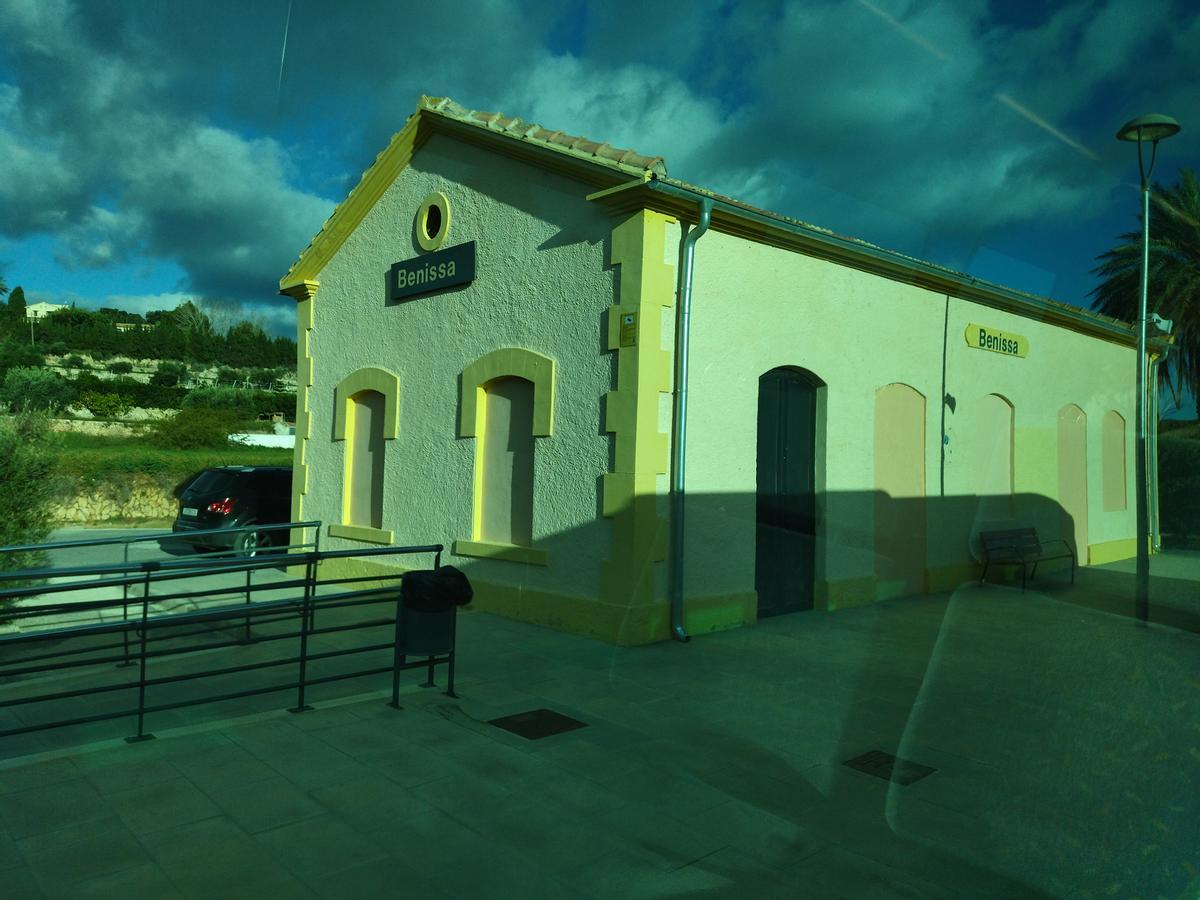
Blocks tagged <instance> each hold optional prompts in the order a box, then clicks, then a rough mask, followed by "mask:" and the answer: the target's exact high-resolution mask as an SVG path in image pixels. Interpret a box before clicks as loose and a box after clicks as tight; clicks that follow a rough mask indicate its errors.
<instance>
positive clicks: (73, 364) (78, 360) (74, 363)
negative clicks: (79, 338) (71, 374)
mask: <svg viewBox="0 0 1200 900" xmlns="http://www.w3.org/2000/svg"><path fill="white" fill-rule="evenodd" d="M59 365H61V366H62V367H63V368H65V369H84V368H87V364H86V363H85V362H84V361H83V357H82V356H80V355H79V354H77V353H72V354H71V355H70V356H66V357H63V359H62V360H61V362H60V363H59Z"/></svg>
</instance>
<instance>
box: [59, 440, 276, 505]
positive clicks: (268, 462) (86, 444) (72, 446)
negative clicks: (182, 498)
mask: <svg viewBox="0 0 1200 900" xmlns="http://www.w3.org/2000/svg"><path fill="white" fill-rule="evenodd" d="M56 443H57V444H58V446H59V448H60V454H59V470H60V472H61V474H62V475H63V479H64V482H65V484H66V488H67V490H69V491H71V492H80V491H83V490H87V489H88V488H89V487H90V486H91V485H94V484H97V483H100V482H106V481H119V480H121V479H126V478H129V477H131V476H133V475H139V474H141V475H148V476H150V477H152V478H154V480H155V481H157V482H159V483H160V484H162V485H164V486H168V485H170V486H174V485H176V484H178V483H179V482H180V481H182V480H183V479H184V478H186V477H187V476H189V475H192V474H194V473H195V472H198V471H200V470H201V469H206V468H209V467H210V466H222V465H238V466H290V465H291V464H292V451H291V450H277V449H273V448H269V447H244V446H237V445H233V444H231V445H230V446H229V447H228V448H227V449H226V448H222V449H219V450H168V449H164V448H161V447H155V446H154V445H152V444H150V443H149V442H148V441H146V440H145V439H144V438H139V437H115V438H114V437H105V436H100V435H91V434H73V433H65V434H61V435H59V436H58V438H57V441H56Z"/></svg>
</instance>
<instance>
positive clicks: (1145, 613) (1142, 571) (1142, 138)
mask: <svg viewBox="0 0 1200 900" xmlns="http://www.w3.org/2000/svg"><path fill="white" fill-rule="evenodd" d="M1178 131H1179V123H1178V122H1176V121H1175V120H1174V119H1172V118H1171V117H1170V116H1160V115H1154V114H1151V115H1148V116H1138V117H1137V118H1136V119H1131V120H1130V121H1128V122H1126V123H1125V124H1124V125H1122V126H1121V130H1120V131H1118V132H1117V140H1119V141H1133V142H1135V143H1136V144H1137V147H1138V173H1139V174H1140V175H1141V176H1142V296H1141V302H1140V305H1139V306H1138V321H1137V325H1138V343H1137V388H1136V390H1137V397H1136V403H1137V405H1136V407H1135V412H1134V416H1135V418H1136V419H1137V453H1136V455H1135V458H1134V472H1135V481H1136V489H1135V493H1136V503H1137V576H1136V579H1135V582H1134V599H1135V602H1136V606H1137V617H1138V620H1139V621H1142V622H1145V621H1146V620H1147V619H1148V618H1149V606H1150V604H1149V594H1150V546H1149V544H1150V535H1149V518H1148V516H1147V514H1146V294H1147V291H1148V284H1149V269H1150V175H1151V173H1153V171H1154V159H1155V157H1156V156H1157V155H1158V142H1159V141H1161V140H1162V139H1163V138H1169V137H1170V136H1171V135H1173V134H1176V133H1178ZM1147 141H1149V142H1150V166H1149V167H1148V168H1147V166H1146V164H1145V162H1144V160H1143V157H1142V144H1144V143H1145V142H1147Z"/></svg>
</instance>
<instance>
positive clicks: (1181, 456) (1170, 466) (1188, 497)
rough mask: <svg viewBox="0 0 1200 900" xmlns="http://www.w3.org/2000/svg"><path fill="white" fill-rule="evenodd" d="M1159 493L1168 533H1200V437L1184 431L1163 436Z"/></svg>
mask: <svg viewBox="0 0 1200 900" xmlns="http://www.w3.org/2000/svg"><path fill="white" fill-rule="evenodd" d="M1158 496H1159V522H1160V525H1161V528H1162V531H1163V533H1164V534H1168V535H1172V536H1174V537H1176V538H1184V539H1186V538H1188V537H1196V536H1200V440H1197V439H1196V438H1195V437H1189V436H1187V432H1186V431H1184V430H1179V431H1173V432H1170V433H1167V434H1160V435H1159V438H1158Z"/></svg>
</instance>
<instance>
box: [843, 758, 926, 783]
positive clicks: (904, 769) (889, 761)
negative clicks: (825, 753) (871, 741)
mask: <svg viewBox="0 0 1200 900" xmlns="http://www.w3.org/2000/svg"><path fill="white" fill-rule="evenodd" d="M843 765H847V766H849V767H850V768H852V769H857V770H858V771H860V772H866V773H867V774H868V775H874V776H875V777H876V778H882V779H883V780H884V781H894V782H896V784H899V785H906V784H912V783H913V782H914V781H920V780H921V779H922V778H924V777H925V776H926V775H932V774H933V773H934V772H936V771H937V769H934V768H931V767H929V766H923V765H921V764H920V763H915V762H910V761H909V760H907V759H900V758H899V757H898V756H892V754H890V753H884V752H883V751H882V750H872V751H871V752H869V753H864V754H863V755H862V756H856V757H854V759H848V760H846V762H845V763H843Z"/></svg>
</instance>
